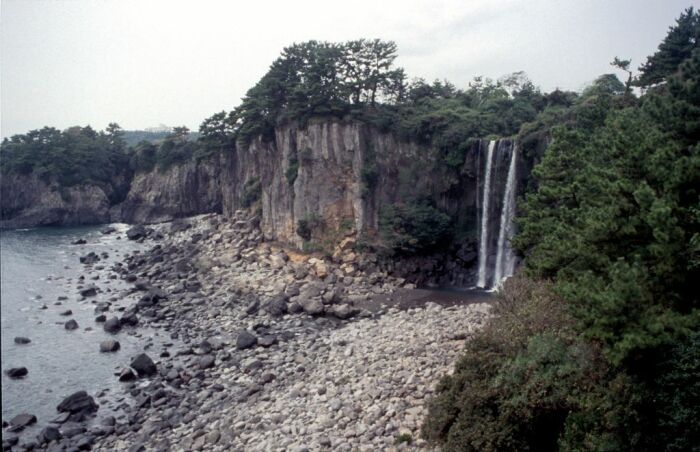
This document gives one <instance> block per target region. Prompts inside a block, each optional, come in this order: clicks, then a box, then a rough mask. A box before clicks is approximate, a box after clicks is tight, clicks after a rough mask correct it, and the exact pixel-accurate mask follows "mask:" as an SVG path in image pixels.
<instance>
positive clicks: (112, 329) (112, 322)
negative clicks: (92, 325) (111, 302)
mask: <svg viewBox="0 0 700 452" xmlns="http://www.w3.org/2000/svg"><path fill="white" fill-rule="evenodd" d="M102 328H103V329H104V330H105V331H106V332H108V333H112V334H114V333H118V332H119V330H121V329H122V324H121V322H120V321H119V319H118V318H117V317H112V318H110V319H109V320H107V321H106V322H105V324H104V326H103V327H102Z"/></svg>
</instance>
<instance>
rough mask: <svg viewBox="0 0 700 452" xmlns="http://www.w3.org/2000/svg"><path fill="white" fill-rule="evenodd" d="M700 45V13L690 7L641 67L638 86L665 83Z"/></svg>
mask: <svg viewBox="0 0 700 452" xmlns="http://www.w3.org/2000/svg"><path fill="white" fill-rule="evenodd" d="M698 45H700V12H698V11H695V10H693V7H692V6H691V7H689V8H688V9H686V10H685V11H683V13H681V15H680V17H679V18H678V19H676V25H675V26H672V27H670V29H669V32H668V34H667V35H666V37H665V38H664V40H663V41H662V42H661V44H659V49H658V50H657V52H656V53H654V54H653V55H651V56H650V57H648V58H647V61H646V63H644V64H643V65H642V66H640V67H639V71H640V73H641V74H640V76H639V78H638V79H637V81H636V85H637V86H641V87H644V88H646V87H649V86H652V85H656V84H659V83H661V82H663V81H665V80H666V79H667V78H668V77H669V76H670V75H672V74H674V73H675V72H676V70H677V69H678V67H679V66H680V65H681V63H683V61H685V60H686V59H688V58H690V56H691V54H692V53H693V50H694V49H696V48H698Z"/></svg>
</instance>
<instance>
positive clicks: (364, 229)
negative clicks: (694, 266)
mask: <svg viewBox="0 0 700 452" xmlns="http://www.w3.org/2000/svg"><path fill="white" fill-rule="evenodd" d="M508 143H509V142H508ZM487 144H488V142H487V141H485V140H475V141H474V143H473V144H472V145H471V146H470V147H469V148H468V149H467V150H466V152H465V155H464V158H463V162H462V163H461V164H458V165H457V170H456V171H452V172H448V171H445V170H444V165H434V160H435V159H437V158H439V157H438V156H436V153H435V152H432V151H431V150H430V149H429V148H428V147H426V146H420V145H417V144H415V143H409V142H404V141H400V140H398V139H396V137H394V136H393V135H392V134H388V133H381V132H380V131H378V130H377V129H376V128H374V127H371V126H368V125H366V124H363V123H360V122H343V121H328V120H326V121H312V122H311V123H310V124H308V126H307V127H305V128H300V127H298V126H296V125H294V124H290V125H287V126H283V127H279V128H277V129H276V132H275V139H274V140H273V141H269V142H263V141H261V140H256V141H254V142H252V143H251V144H250V145H249V146H247V147H243V148H241V149H237V150H236V151H235V152H234V153H232V154H231V155H229V156H228V160H227V164H226V169H225V170H224V175H223V176H222V188H223V190H224V195H223V211H224V213H225V214H229V215H230V214H231V213H233V212H234V211H235V210H237V209H239V208H241V207H245V206H244V205H243V202H242V200H243V199H244V198H245V196H246V187H250V186H252V185H253V184H254V183H255V182H259V183H260V187H261V195H260V196H261V207H262V212H261V213H262V215H261V226H262V228H263V232H264V234H265V237H266V238H267V239H270V240H280V241H284V242H288V243H294V244H296V245H298V246H299V245H301V243H302V241H303V238H302V236H300V235H299V231H298V226H299V222H300V221H302V222H304V221H310V222H311V223H315V224H317V225H318V228H319V229H320V230H323V231H325V232H326V233H329V232H332V231H339V232H347V230H348V229H354V230H355V231H357V232H360V233H366V234H373V233H376V232H377V229H378V226H379V213H380V211H381V209H382V207H383V206H387V205H392V204H395V203H397V202H401V201H404V200H405V199H406V198H410V197H411V196H412V195H416V194H421V193H422V194H432V195H436V196H437V198H438V206H439V207H440V208H441V209H442V210H444V211H446V212H448V213H449V214H450V215H451V216H452V217H453V218H454V219H455V221H456V222H458V223H462V224H463V226H464V228H465V229H466V230H465V233H466V235H469V236H471V237H476V228H477V227H478V224H477V221H476V219H477V215H478V207H479V202H480V200H479V197H480V193H481V190H482V189H483V181H482V180H480V176H481V175H482V173H483V172H484V168H482V167H483V166H485V152H486V147H487ZM501 147H503V148H505V147H508V146H501ZM509 158H510V152H508V153H504V154H503V155H498V156H497V157H496V158H495V160H494V172H495V173H496V174H495V179H497V184H499V186H501V185H503V183H504V178H505V176H506V173H507V171H508V163H509ZM519 164H520V163H519ZM521 173H522V172H521ZM481 178H482V179H483V176H481ZM495 195H496V196H497V197H498V196H500V195H502V188H501V189H500V192H498V190H497V193H495ZM492 214H493V215H494V216H497V215H498V205H497V204H496V205H494V209H493V210H492ZM302 235H303V234H302Z"/></svg>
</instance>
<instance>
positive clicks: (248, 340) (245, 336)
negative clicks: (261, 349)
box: [236, 331, 258, 350]
mask: <svg viewBox="0 0 700 452" xmlns="http://www.w3.org/2000/svg"><path fill="white" fill-rule="evenodd" d="M257 343H258V338H257V337H255V336H253V335H252V334H250V333H249V332H247V331H241V332H240V333H238V337H237V338H236V348H237V349H238V350H245V349H247V348H251V347H254V346H255V344H257Z"/></svg>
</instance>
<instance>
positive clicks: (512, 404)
mask: <svg viewBox="0 0 700 452" xmlns="http://www.w3.org/2000/svg"><path fill="white" fill-rule="evenodd" d="M494 315H495V316H494V318H492V319H491V320H490V321H489V323H488V325H487V326H486V327H485V329H484V330H483V331H481V332H480V333H478V334H477V335H476V337H475V338H474V339H473V340H471V341H470V342H469V343H468V344H467V346H466V350H465V354H464V356H463V357H462V358H461V359H460V360H459V361H458V363H457V364H456V366H455V371H454V374H453V375H451V376H447V377H444V378H443V379H442V380H441V382H440V383H439V385H438V387H437V392H436V396H435V398H434V399H433V400H431V401H430V402H429V413H428V416H427V417H426V419H425V422H424V424H423V428H422V435H423V436H424V437H425V438H426V439H428V440H430V441H432V442H439V443H442V444H443V446H444V449H445V450H474V451H482V450H537V451H546V450H556V449H557V444H558V440H559V438H560V436H561V434H562V432H563V431H564V426H565V423H566V420H567V417H568V415H569V413H570V412H577V411H579V410H581V408H582V400H584V397H583V395H585V394H586V393H588V392H590V391H592V390H593V388H594V387H595V385H596V384H598V383H600V381H601V380H602V378H603V376H604V375H605V371H606V367H605V365H604V363H603V361H602V360H601V359H600V353H599V351H598V349H597V348H596V347H594V346H592V345H591V344H589V343H586V342H584V341H583V340H581V339H580V338H579V337H578V336H577V335H576V333H575V330H574V328H573V325H574V323H573V321H572V319H571V317H570V316H569V314H568V313H567V311H566V309H565V305H564V304H563V303H562V301H561V299H560V298H559V297H558V296H557V295H556V294H555V293H554V291H553V290H552V286H551V284H549V283H544V282H535V281H532V280H528V279H526V278H523V277H515V278H511V279H509V280H508V281H507V282H506V284H505V287H504V290H503V292H502V293H501V294H499V295H498V299H497V301H496V304H495V307H494Z"/></svg>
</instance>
